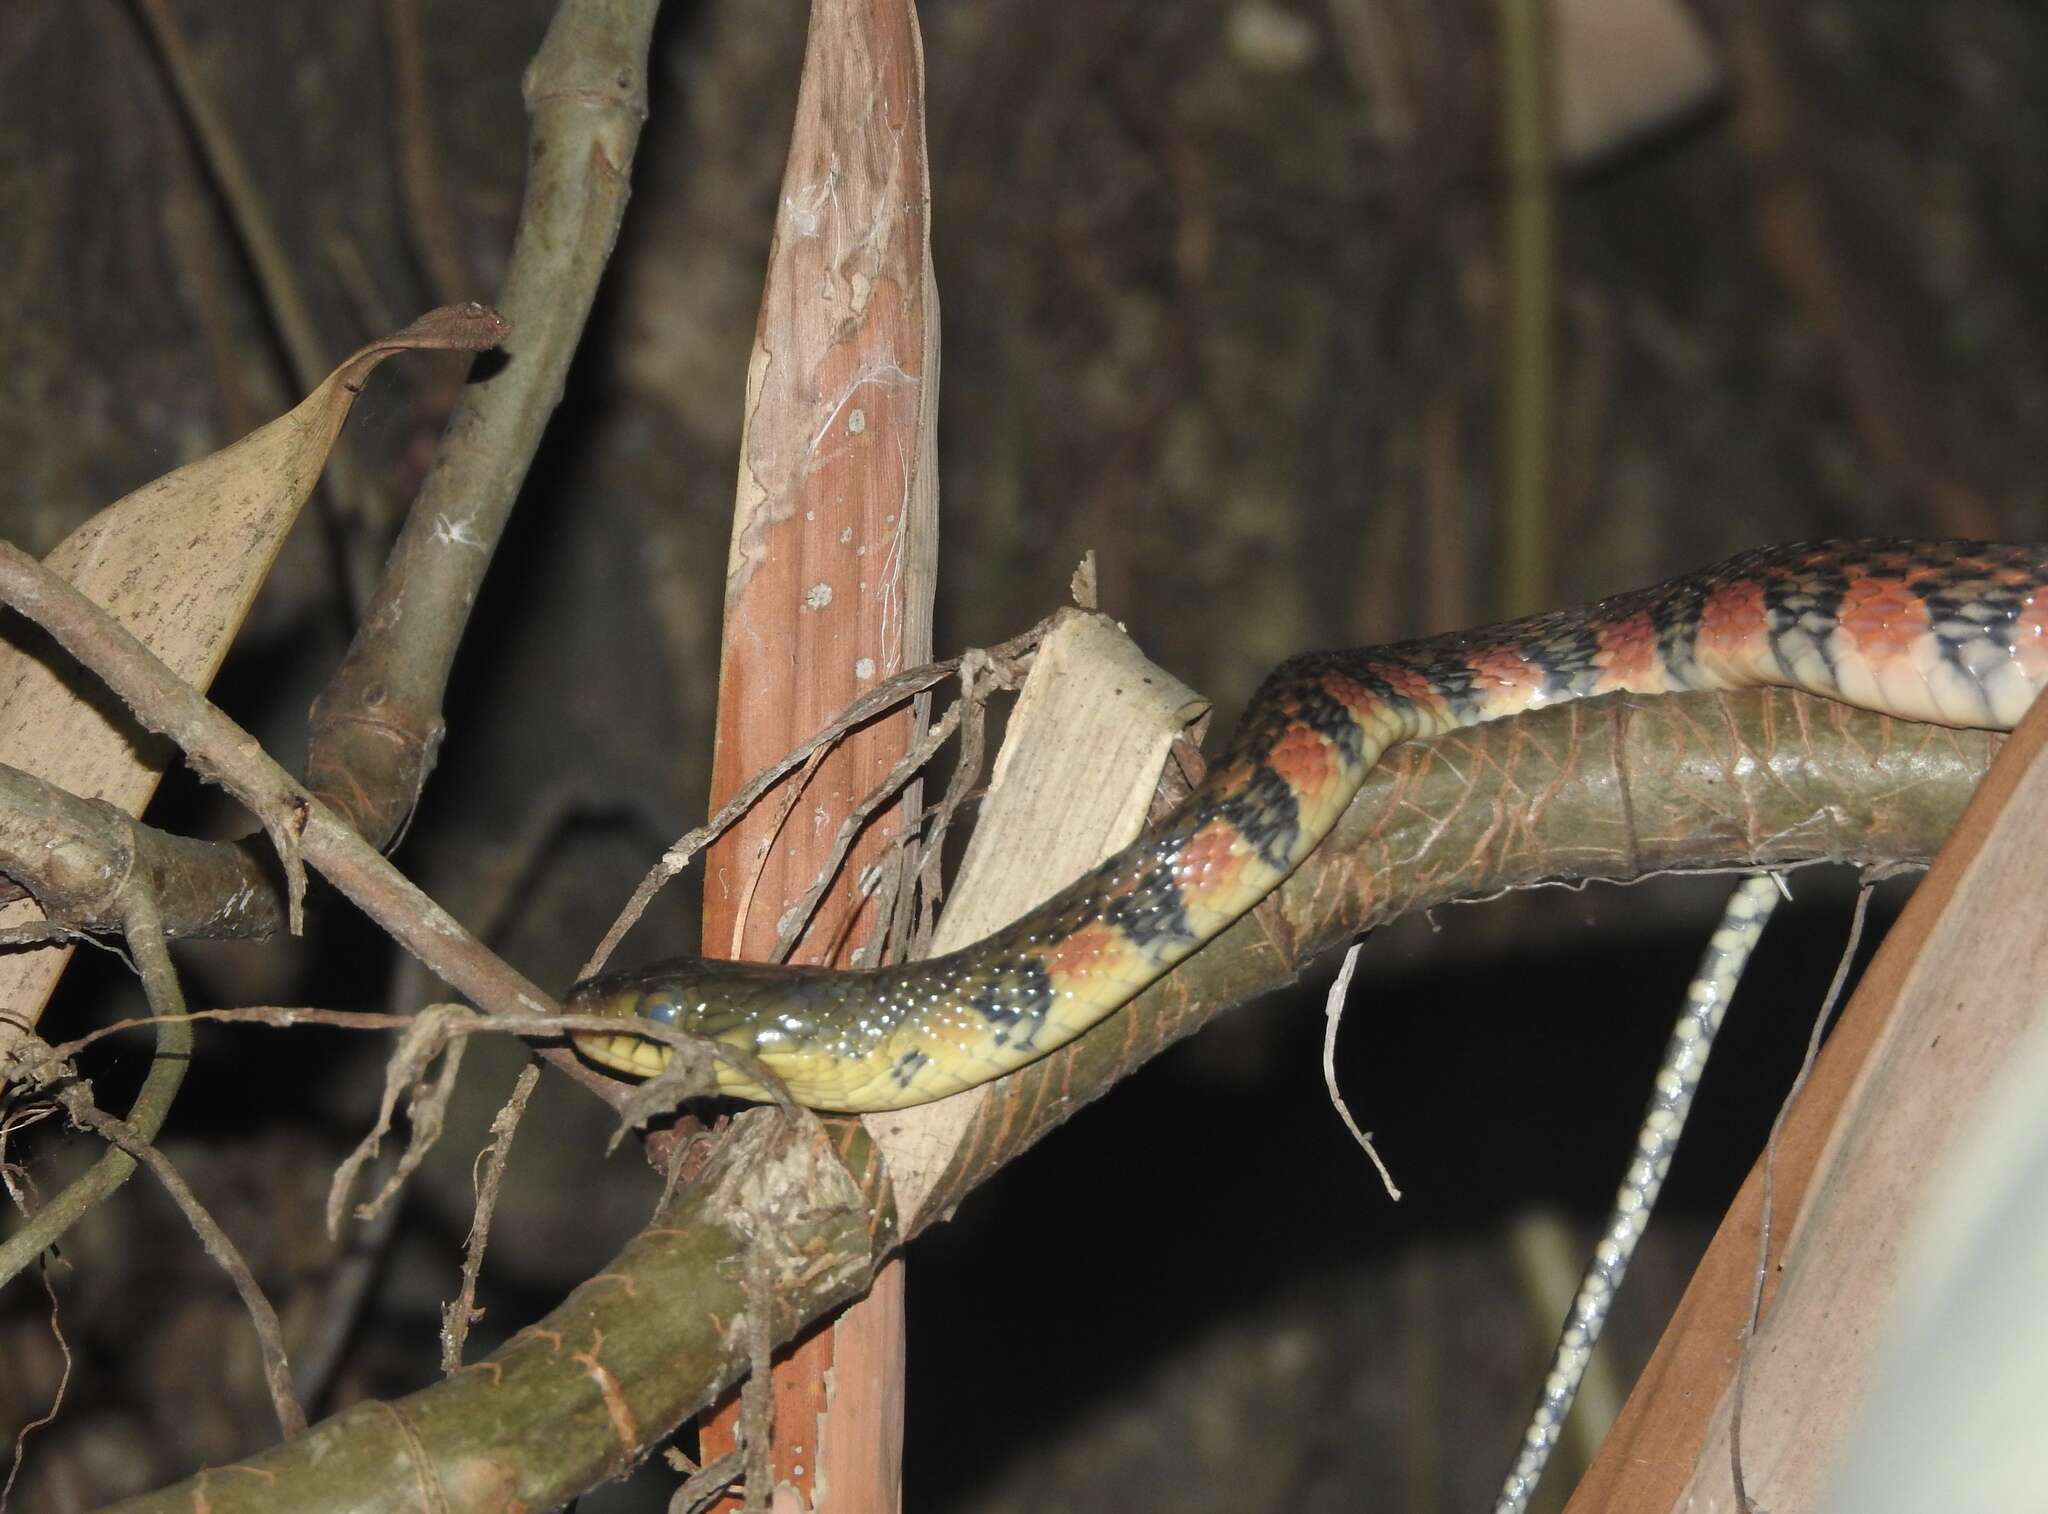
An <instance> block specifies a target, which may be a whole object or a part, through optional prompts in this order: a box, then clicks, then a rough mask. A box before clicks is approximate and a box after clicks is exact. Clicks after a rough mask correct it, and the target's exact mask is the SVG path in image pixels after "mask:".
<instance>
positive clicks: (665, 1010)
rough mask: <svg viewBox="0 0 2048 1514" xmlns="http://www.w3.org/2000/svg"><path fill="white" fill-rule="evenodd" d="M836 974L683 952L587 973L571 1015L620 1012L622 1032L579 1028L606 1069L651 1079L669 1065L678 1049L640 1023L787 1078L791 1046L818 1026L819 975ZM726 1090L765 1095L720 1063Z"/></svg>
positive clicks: (574, 992)
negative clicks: (718, 1046) (721, 1048)
mask: <svg viewBox="0 0 2048 1514" xmlns="http://www.w3.org/2000/svg"><path fill="white" fill-rule="evenodd" d="M832 976H833V975H832V974H830V973H828V972H825V971H823V970H821V969H817V968H803V967H784V966H777V965H773V964H770V963H764V962H725V961H719V960H717V959H714V958H708V957H678V958H675V959H673V960H671V961H667V962H657V963H654V964H653V965H652V966H649V967H645V968H640V969H637V970H634V971H631V972H620V973H606V974H604V975H603V976H602V977H596V978H585V979H584V980H583V981H582V982H580V983H577V984H575V985H574V986H573V987H571V988H570V990H569V992H568V994H567V995H566V997H565V1007H566V1008H567V1009H568V1010H569V1011H570V1013H572V1014H579V1015H605V1016H613V1017H616V1018H617V1019H618V1020H619V1021H620V1022H621V1024H620V1027H619V1029H618V1030H616V1031H578V1032H576V1033H575V1034H574V1035H573V1036H572V1037H571V1039H572V1040H573V1041H574V1042H575V1044H576V1049H577V1050H578V1051H580V1052H582V1053H583V1055H584V1056H586V1057H588V1058H589V1059H590V1060H591V1061H593V1062H595V1063H597V1064H598V1065H599V1066H601V1067H608V1068H610V1069H612V1070H613V1071H614V1072H623V1073H631V1074H633V1075H634V1076H636V1077H642V1078H645V1077H652V1076H653V1075H654V1074H655V1073H658V1072H660V1071H661V1070H662V1069H663V1068H664V1067H666V1066H668V1063H669V1059H670V1057H672V1056H673V1055H674V1049H673V1048H672V1047H670V1046H668V1045H666V1044H664V1043H662V1042H660V1041H652V1040H649V1039H648V1038H647V1037H645V1036H639V1035H635V1034H633V1031H632V1029H631V1025H632V1023H633V1022H634V1021H648V1022H651V1023H653V1024H656V1025H665V1026H668V1027H670V1028H672V1029H675V1030H682V1031H688V1032H691V1033H693V1034H695V1035H700V1036H703V1037H705V1038H707V1039H709V1040H713V1041H719V1042H723V1043H724V1044H725V1045H727V1046H732V1047H736V1048H738V1049H739V1050H741V1051H744V1052H748V1053H751V1054H752V1055H754V1056H756V1057H759V1058H760V1059H761V1060H762V1061H763V1062H765V1063H767V1064H768V1066H769V1067H770V1068H771V1069H773V1070H774V1071H776V1072H777V1073H778V1074H781V1075H783V1076H785V1077H787V1076H788V1075H789V1071H790V1069H786V1068H785V1067H784V1066H782V1065H780V1064H781V1063H782V1062H783V1061H784V1060H785V1059H787V1058H788V1056H789V1055H790V1051H789V1049H790V1048H792V1047H801V1046H805V1045H807V1044H808V1043H809V1042H811V1041H812V1040H814V1039H815V1037H816V1027H815V1025H814V1024H813V1022H812V1020H811V1018H810V1016H809V1015H808V1014H807V1013H806V1006H807V1003H808V1001H809V1000H811V999H812V998H814V997H815V996H816V994H817V992H818V984H819V982H820V981H829V980H830V979H831V978H832ZM718 1085H719V1089H720V1091H721V1092H725V1093H731V1094H737V1095H739V1096H740V1097H742V1098H752V1099H761V1098H766V1097H767V1094H766V1093H764V1092H763V1091H762V1090H761V1089H760V1088H759V1086H758V1085H756V1084H755V1083H753V1082H752V1081H751V1080H749V1079H747V1078H746V1077H745V1075H744V1074H741V1073H739V1072H738V1071H737V1070H735V1069H733V1068H731V1067H728V1066H726V1065H725V1064H723V1063H721V1064H719V1067H718Z"/></svg>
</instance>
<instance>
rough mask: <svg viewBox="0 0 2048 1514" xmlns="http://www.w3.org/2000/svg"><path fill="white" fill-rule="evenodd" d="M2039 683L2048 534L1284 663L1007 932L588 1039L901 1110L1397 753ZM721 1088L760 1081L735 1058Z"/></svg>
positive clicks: (1947, 700)
mask: <svg viewBox="0 0 2048 1514" xmlns="http://www.w3.org/2000/svg"><path fill="white" fill-rule="evenodd" d="M2044 684H2048V546H2042V545H2001V544H1991V543H1977V542H1900V541H1837V542H1802V543H1798V544H1795V545H1792V546H1784V547H1767V548H1763V549H1761V550H1759V551H1755V552H1749V553H1745V554H1743V555H1742V556H1740V557H1736V558H1732V559H1730V560H1729V561H1727V562H1724V563H1721V564H1718V565H1717V566H1715V567H1711V568H1706V569H1703V570H1701V571H1700V572H1697V573H1690V574H1687V575H1685V576H1684V577H1681V578H1674V579H1672V580H1670V581H1669V582H1667V583H1663V584H1660V585H1658V586H1657V587H1655V588H1651V589H1641V590H1637V591H1635V592H1632V593H1628V594H1620V595H1616V596H1615V597H1614V598H1612V599H1607V600H1603V601H1602V602H1601V603H1599V604H1597V605H1593V606H1591V607H1589V608H1586V609H1580V610H1567V611H1559V612H1555V613H1552V614H1548V615H1538V616H1532V617H1530V618H1529V619H1526V620H1517V621H1510V622H1508V623H1506V624H1504V625H1498V626H1492V627H1489V628H1487V629H1485V630H1480V631H1467V632H1460V633H1458V634H1455V635H1449V636H1435V637H1429V638H1427V639H1424V640H1420V641H1410V642H1402V643H1398V644H1396V645H1392V646H1385V647H1372V648H1367V649H1363V650H1359V651H1350V652H1312V653H1309V654H1306V655H1304V656H1301V657H1295V658H1290V659H1289V660H1288V661H1286V662H1284V663H1282V664H1281V665H1280V666H1279V667H1278V668H1276V669H1274V671H1273V672H1272V674H1271V675H1270V676H1268V678H1267V679H1266V681H1265V683H1264V684H1263V685H1262V686H1261V687H1260V689H1259V692H1258V693H1257V694H1256V695H1255V696H1254V697H1253V700H1252V703H1251V705H1250V707H1249V708H1248V710H1247V711H1246V714H1245V717H1244V720H1243V721H1242V723H1241V724H1240V725H1239V727H1238V729H1237V731H1236V733H1235V734H1234V735H1233V736H1232V738H1231V742H1230V745H1229V747H1228V749H1227V750H1226V752H1225V753H1224V755H1223V756H1222V757H1221V758H1220V759H1219V760H1218V761H1217V763H1216V765H1215V767H1214V768H1212V769H1211V771H1210V773H1209V776H1208V777H1207V779H1206V780H1204V782H1203V783H1202V784H1201V786H1200V787H1199V788H1197V789H1196V790H1195V792H1194V793H1193V794H1191V795H1190V796H1189V797H1188V799H1187V801H1186V802H1185V803H1184V804H1183V805H1181V807H1180V808H1179V809H1178V810H1176V811H1175V812H1174V813H1173V814H1172V815H1170V816H1169V817H1167V819H1165V820H1164V821H1162V822H1161V823H1160V824H1159V825H1158V826H1156V827H1155V828H1154V829H1152V830H1151V831H1148V832H1147V833H1146V834H1145V835H1144V836H1141V837H1140V838H1139V839H1138V840H1137V841H1136V842H1134V843H1133V844H1132V845H1130V846H1129V847H1126V848H1125V849H1124V850H1123V851H1121V852H1119V853H1117V854H1116V855H1115V856H1113V857H1111V858H1110V859H1109V860H1108V861H1106V862H1104V863H1102V864H1101V865H1100V866H1098V867H1096V868H1094V869H1092V870H1091V871H1089V872H1088V873H1086V874H1084V875H1083V876H1082V877H1080V878H1079V879H1077V880H1076V881H1075V882H1073V883H1071V884H1069V885H1068V886H1067V887H1066V888H1064V889H1061V890H1060V891H1059V892H1058V893H1056V894H1054V895H1053V896H1052V897H1051V898H1050V899H1048V900H1046V901H1045V902H1044V903H1043V904H1041V905H1039V906H1038V907H1037V908H1036V909H1033V910H1031V911H1029V912H1028V913H1026V914H1025V915H1023V916H1022V917H1020V918H1019V919H1017V920H1015V921H1013V922H1012V923H1011V924H1009V925H1008V926H1005V927H1004V928H1003V929H1002V930H999V931H997V932H996V933H995V934H994V935H991V936H988V937H986V938H985V939H983V940H981V941H978V942H976V943H975V944H974V945H972V946H969V947H965V948H963V949H962V950H960V951H957V952H953V953H951V954H950V955H947V956H944V957H935V958H931V959H929V960H926V961H922V962H911V963H906V964H903V965H901V966H895V967H883V968H872V969H865V970H851V971H837V970H828V969H822V968H805V967H778V966H770V965H766V964H760V963H746V962H723V961H716V960H711V959H699V958H686V959H677V960H674V961H668V962H660V963H656V964H654V965H652V966H650V967H647V968H643V969H639V970H637V971H632V972H625V973H612V974H607V975H605V976H603V977H598V978H592V979H588V980H586V981H584V982H582V983H579V984H577V985H576V986H575V987H574V988H573V989H572V990H571V991H570V996H569V1007H570V1008H571V1009H573V1010H575V1011H577V1012H580V1013H586V1014H589V1013H602V1014H614V1015H617V1016H619V1017H621V1019H622V1020H623V1021H626V1022H628V1023H627V1024H622V1026H621V1028H620V1030H619V1031H618V1032H617V1033H615V1034H586V1035H579V1036H577V1037H576V1045H577V1046H578V1048H579V1049H580V1050H581V1051H582V1052H583V1053H584V1055H586V1056H588V1057H590V1058H591V1059H592V1060H593V1061H596V1062H599V1063H601V1064H603V1065H605V1066H607V1067H611V1068H615V1069H617V1070H619V1071H623V1072H630V1073H638V1074H643V1075H644V1074H648V1073H652V1072H655V1071H658V1070H659V1069H660V1068H661V1067H663V1066H664V1065H665V1064H666V1062H667V1060H668V1058H669V1055H670V1052H669V1049H668V1048H667V1047H666V1046H663V1045H661V1044H659V1043H657V1042H654V1041H649V1040H647V1039H645V1038H644V1037H641V1036H637V1035H634V1034H633V1033H632V1031H631V1030H630V1028H628V1027H629V1024H630V1022H631V1020H633V1019H634V1018H636V1017H645V1018H646V1019H648V1020H652V1021H655V1022H657V1023H660V1024H663V1025H669V1026H674V1027H678V1028H680V1029H683V1030H689V1031H695V1032H698V1033H700V1034H702V1035H705V1036H709V1037H712V1038H715V1039H717V1040H720V1041H723V1042H726V1043H728V1044H730V1045H733V1046H736V1047H739V1048H740V1049H742V1050H744V1051H748V1052H751V1053H753V1054H754V1055H755V1056H757V1057H759V1058H760V1059H761V1061H762V1062H764V1063H765V1064H766V1065H767V1066H768V1067H769V1069H770V1070H772V1071H773V1072H774V1073H775V1074H776V1075H777V1076H779V1077H780V1078H781V1079H782V1080H783V1082H784V1083H785V1084H786V1086H787V1087H788V1090H789V1092H790V1094H791V1095H792V1096H793V1097H794V1098H795V1099H796V1100H797V1101H798V1102H799V1103H802V1104H807V1105H810V1106H812V1107H813V1108H818V1109H831V1110H848V1111H853V1110H880V1109H896V1108H902V1107H904V1106H906V1105H911V1104H921V1103H924V1102H926V1101H927V1100H930V1099H936V1098H940V1097H942V1096H943V1095H946V1094H950V1093H956V1092H958V1091H960V1090H961V1089H964V1088H971V1087H973V1086H975V1085H976V1084H979V1083H986V1082H989V1081H990V1080H992V1079H995V1078H998V1077H1001V1076H1002V1075H1003V1074H1005V1073H1008V1072H1012V1071H1014V1070H1015V1069H1017V1068H1019V1067H1022V1066H1024V1065H1026V1064H1027V1063H1030V1062H1033V1061H1035V1060H1037V1059H1038V1058H1039V1057H1042V1056H1044V1055H1045V1054H1046V1053H1047V1052H1050V1051H1052V1050H1054V1049H1055V1048H1057V1047H1060V1046H1063V1045H1065V1044H1066V1043H1067V1042H1069V1041H1071V1040H1073V1039H1074V1037H1076V1036H1078V1035H1080V1034H1081V1033H1082V1032H1083V1031H1085V1030H1087V1029H1088V1028H1089V1027H1091V1026H1093V1025H1095V1024H1096V1023H1097V1022H1099V1021H1100V1020H1102V1019H1103V1018H1104V1017H1105V1016H1107V1015H1109V1014H1110V1013H1112V1012H1113V1011H1115V1010H1116V1009H1118V1008H1120V1007H1121V1006H1122V1005H1124V1004H1125V1003H1127V1002H1129V1001H1130V1000H1131V999H1132V998H1134V997H1136V996H1137V994H1138V993H1139V992H1140V991H1141V990H1143V989H1144V988H1145V987H1147V986H1148V985H1149V984H1151V983H1153V982H1154V981H1155V980H1157V979H1158V978H1160V977H1161V976H1162V975H1164V974H1165V973H1167V972H1168V971H1170V970H1171V969H1172V968H1173V967H1174V966H1175V965H1176V964H1177V963H1179V962H1181V961H1183V960H1184V959H1186V958H1187V957H1188V956H1189V955H1190V954H1191V953H1193V952H1194V951H1196V950H1198V949H1199V948H1200V947H1201V946H1202V945H1203V944H1204V943H1206V942H1208V941H1209V940H1211V939H1212V938H1214V937H1215V936H1216V935H1218V934H1220V933H1221V932H1222V931H1223V929H1224V928H1225V927H1226V926H1228V925H1229V924H1230V923H1231V922H1232V921H1234V920H1236V919H1237V918H1238V917H1239V916H1241V915H1243V914H1244V913H1245V912H1246V911H1247V910H1249V909H1251V907H1252V906H1253V905H1255V904H1257V903H1258V902H1259V901H1260V900H1261V899H1263V898H1264V897H1265V896H1266V895H1267V894H1268V893H1270V892H1271V891H1272V890H1273V889H1274V888H1275V887H1276V886H1277V885H1278V884H1279V883H1280V882H1281V880H1283V879H1284V878H1286V877H1287V875H1288V874H1289V873H1291V872H1293V871H1294V869H1295V868H1296V867H1297V866H1299V865H1300V863H1301V861H1302V860H1303V859H1304V858H1305V857H1307V856H1308V854H1309V853H1310V852H1311V851H1313V850H1314V849H1315V846H1316V844H1317V843H1318V842H1320V841H1321V840H1322V839H1323V837H1324V836H1325V835H1327V834H1328V833H1329V831H1330V828H1331V827H1332V826H1333V825H1335V824H1336V821H1337V818H1338V816H1340V815H1341V814H1342V813H1343V812H1344V809H1345V807H1346V806H1347V805H1348V804H1349V803H1350V802H1351V799H1352V796H1353V795H1355V794H1356V793H1357V792H1358V789H1359V786H1360V785H1361V784H1362V783H1363V782H1364V781H1365V777H1366V775H1367V774H1368V773H1369V772H1370V771H1371V770H1372V768H1373V765H1374V764H1375V763H1377V762H1378V761H1379V759H1380V756H1381V754H1382V753H1384V752H1385V751H1386V750H1387V748H1388V747H1390V746H1393V745H1394V744H1395V743H1397V742H1401V741H1408V740H1414V739H1417V738H1424V737H1429V736H1434V735H1439V734H1441V733H1443V732H1445V731H1450V730H1455V729H1458V728H1460V727H1464V726H1472V725H1478V724H1480V723H1482V722H1485V721H1489V720H1498V719H1501V718H1503V717H1504V716H1508V715H1514V714H1518V713H1520V712H1521V711H1523V710H1530V709H1536V708H1540V707H1542V706H1546V705H1552V704H1559V703H1563V702H1565V701H1567V700H1574V699H1587V698H1591V697H1593V696H1596V695H1600V694H1612V693H1623V692H1626V693H1632V694H1666V693H1676V692H1682V691H1686V690H1708V689H1742V688H1754V687H1760V686H1766V685H1770V686H1777V687H1786V688H1796V689H1803V690H1805V691H1807V692H1808V693H1812V694H1820V695H1825V696H1827V697H1828V698H1831V699H1838V700H1842V701H1843V702H1845V703H1848V704H1853V705H1857V706H1860V707H1861V708H1864V709H1868V710H1876V711H1880V712H1882V713H1885V714H1890V715H1897V716H1901V717H1903V718H1906V719H1910V720H1926V721H1936V722H1939V723H1941V724H1944V725H1953V726H1975V727H1982V728H1988V729H1999V730H2003V729H2009V728H2010V727H2011V726H2013V725H2014V724H2015V723H2016V722H2017V721H2018V720H2019V718H2020V716H2021V715H2023V714H2024V713H2025V712H2026V710H2027V707H2028V706H2029V705H2030V704H2031V703H2032V702H2033V699H2034V696H2035V694H2036V693H2037V692H2039V690H2040V689H2041V688H2042V687H2043V685H2044ZM718 1077H719V1088H720V1091H721V1092H724V1093H729V1094H733V1095H737V1096H739V1097H742V1098H752V1099H763V1098H766V1097H768V1094H767V1091H766V1090H764V1089H762V1088H761V1087H759V1086H758V1085H757V1084H756V1083H754V1082H753V1081H751V1080H750V1079H748V1078H747V1077H745V1076H744V1075H743V1074H740V1073H737V1072H735V1071H734V1070H733V1069H731V1068H729V1067H726V1066H724V1065H723V1064H721V1065H720V1067H719V1072H718Z"/></svg>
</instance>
